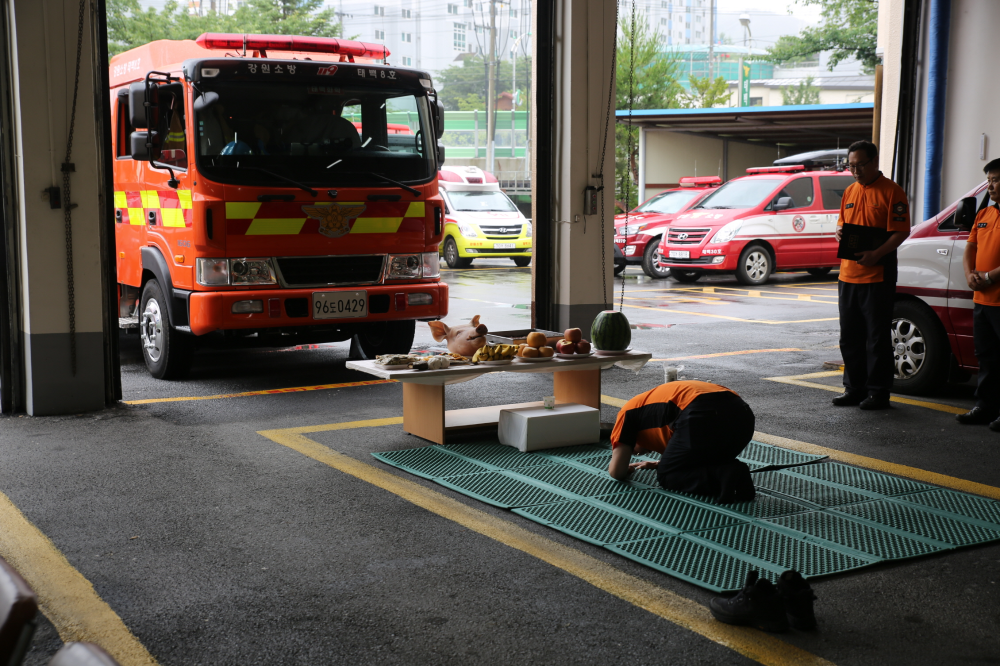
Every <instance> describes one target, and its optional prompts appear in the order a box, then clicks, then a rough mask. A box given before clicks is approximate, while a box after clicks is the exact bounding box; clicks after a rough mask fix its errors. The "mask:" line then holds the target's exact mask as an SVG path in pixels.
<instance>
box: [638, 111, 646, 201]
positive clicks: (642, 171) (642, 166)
mask: <svg viewBox="0 0 1000 666" xmlns="http://www.w3.org/2000/svg"><path fill="white" fill-rule="evenodd" d="M638 185H639V203H642V202H643V201H645V200H646V128H645V127H640V128H639V183H638Z"/></svg>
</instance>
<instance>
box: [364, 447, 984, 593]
mask: <svg viewBox="0 0 1000 666" xmlns="http://www.w3.org/2000/svg"><path fill="white" fill-rule="evenodd" d="M373 455H374V456H375V457H376V458H378V459H379V460H381V461H383V462H385V463H387V464H389V465H393V466H394V467H398V468H400V469H402V470H406V471H408V472H411V473H413V474H416V475H418V476H421V477H424V478H426V479H431V480H433V481H435V482H436V483H439V484H441V485H442V486H445V487H447V488H451V489H452V490H455V491H457V492H460V493H462V494H464V495H468V496H469V497H474V498H476V499H478V500H480V501H483V502H486V503H489V504H492V505H494V506H498V507H502V508H506V509H511V510H513V511H514V513H517V514H519V515H521V516H524V517H525V518H528V519H530V520H533V521H535V522H538V523H540V524H542V525H546V526H548V527H551V528H553V529H556V530H559V531H561V532H564V533H566V534H569V535H572V536H574V537H576V538H578V539H582V540H584V541H587V542H588V543H592V544H596V545H599V546H602V547H604V548H607V549H608V550H611V551H613V552H615V553H618V554H620V555H622V556H624V557H627V558H629V559H632V560H635V561H636V562H640V563H642V564H645V565H646V566H649V567H651V568H653V569H656V570H658V571H663V572H665V573H668V574H670V575H672V576H676V577H677V578H681V579H683V580H686V581H689V582H691V583H694V584H695V585H699V586H701V587H704V588H707V589H709V590H713V591H727V590H735V589H738V588H739V587H740V586H741V585H742V584H743V580H744V578H745V577H746V573H747V572H748V571H749V570H750V569H755V570H758V571H760V573H761V575H762V576H764V577H766V578H769V579H771V580H776V579H777V577H778V576H779V575H780V574H781V572H782V571H785V570H786V569H796V570H798V571H800V572H801V573H802V574H803V575H804V576H807V577H813V576H824V575H830V574H835V573H840V572H844V571H849V570H852V569H858V568H860V567H865V566H869V565H872V564H876V563H878V562H884V561H887V560H899V559H906V558H911V557H919V556H922V555H928V554H931V553H936V552H940V551H944V550H952V549H954V548H959V547H962V546H970V545H974V544H979V543H984V542H988V541H994V540H1000V502H996V501H993V500H990V499H986V498H982V497H976V496H973V495H966V494H964V493H960V492H955V491H953V490H946V489H944V488H939V487H937V486H933V485H929V484H926V483H919V482H916V481H911V480H909V479H903V478H900V477H896V476H891V475H889V474H882V473H880V472H875V471H872V470H868V469H860V468H857V467H851V466H850V465H844V464H841V463H835V462H828V461H824V460H823V458H824V457H823V456H813V455H809V454H804V453H799V452H798V451H791V450H788V449H782V448H780V447H776V446H771V445H769V444H764V443H762V442H751V443H750V444H749V445H748V446H747V448H746V449H745V450H744V451H743V453H742V454H741V455H740V459H741V460H743V461H744V462H746V463H747V465H749V466H750V468H751V470H752V471H753V472H754V483H755V485H756V486H757V497H756V499H755V500H754V501H752V502H743V503H740V504H719V503H718V502H716V501H714V500H713V499H712V498H709V497H701V496H695V495H688V494H685V493H678V492H673V491H667V490H663V489H662V488H659V487H658V483H657V477H656V470H639V471H637V472H636V473H634V474H633V475H632V477H631V478H630V479H629V480H628V481H616V480H614V479H612V478H611V477H610V476H608V472H607V469H608V462H609V461H610V459H611V447H610V444H609V443H607V442H604V443H601V444H594V445H587V446H576V447H568V448H563V449H551V450H548V451H536V452H533V453H521V452H520V451H518V450H516V449H513V448H510V447H507V446H503V445H501V444H498V443H497V442H496V440H492V441H484V442H482V443H467V444H449V445H444V446H437V445H435V446H425V447H421V448H417V449H407V450H403V451H390V452H386V453H376V454H373ZM658 457H659V456H658V455H656V454H653V455H646V456H639V457H638V458H639V459H646V460H656V459H658Z"/></svg>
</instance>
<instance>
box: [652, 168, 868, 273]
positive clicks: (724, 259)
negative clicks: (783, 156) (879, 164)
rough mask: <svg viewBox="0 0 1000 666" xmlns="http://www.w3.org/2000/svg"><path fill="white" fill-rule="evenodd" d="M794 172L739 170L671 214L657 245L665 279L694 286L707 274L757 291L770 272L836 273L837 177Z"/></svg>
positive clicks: (841, 182) (840, 189)
mask: <svg viewBox="0 0 1000 666" xmlns="http://www.w3.org/2000/svg"><path fill="white" fill-rule="evenodd" d="M808 169H809V168H808V167H806V166H803V165H801V164H799V165H793V166H778V167H759V168H752V169H747V174H748V175H746V176H741V177H740V178H734V179H733V180H731V181H729V182H728V183H726V184H725V185H723V186H722V187H719V188H716V189H714V190H712V193H711V194H709V195H708V196H706V197H705V198H703V199H701V200H700V201H699V202H698V203H697V204H696V205H694V206H693V207H692V208H690V209H689V210H687V211H685V212H683V213H681V214H679V215H677V216H676V217H675V219H674V220H673V222H672V223H671V224H670V227H669V233H667V234H664V236H663V240H662V241H661V243H660V248H659V255H660V266H661V267H662V268H669V269H670V275H671V277H673V278H675V279H676V280H678V281H680V282H694V281H696V280H697V279H698V278H700V277H701V276H702V275H705V274H710V273H719V274H724V273H735V274H736V279H737V280H739V281H740V282H741V283H743V284H747V285H759V284H764V283H765V282H767V281H768V279H769V278H770V276H771V274H772V273H773V272H774V271H787V270H807V271H809V272H810V273H811V274H813V275H817V276H818V275H825V274H827V273H829V272H830V270H831V269H833V268H835V267H837V266H840V260H839V259H837V241H836V239H835V238H834V234H835V232H836V229H837V217H838V216H839V214H840V199H841V197H843V196H844V190H846V189H847V187H848V185H850V184H851V183H853V182H854V178H853V176H851V175H850V174H849V173H847V172H844V171H810V170H808Z"/></svg>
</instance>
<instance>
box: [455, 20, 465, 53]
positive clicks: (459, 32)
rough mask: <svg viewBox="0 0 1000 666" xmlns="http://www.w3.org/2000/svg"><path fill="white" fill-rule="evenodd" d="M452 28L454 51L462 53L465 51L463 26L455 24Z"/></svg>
mask: <svg viewBox="0 0 1000 666" xmlns="http://www.w3.org/2000/svg"><path fill="white" fill-rule="evenodd" d="M454 28H455V31H454V42H455V50H456V51H464V50H465V24H464V23H455V24H454Z"/></svg>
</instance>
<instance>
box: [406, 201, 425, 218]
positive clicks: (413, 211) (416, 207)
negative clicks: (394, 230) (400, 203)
mask: <svg viewBox="0 0 1000 666" xmlns="http://www.w3.org/2000/svg"><path fill="white" fill-rule="evenodd" d="M423 216H424V202H423V201H414V202H413V203H411V204H410V206H409V208H407V209H406V215H404V216H403V217H423Z"/></svg>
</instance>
